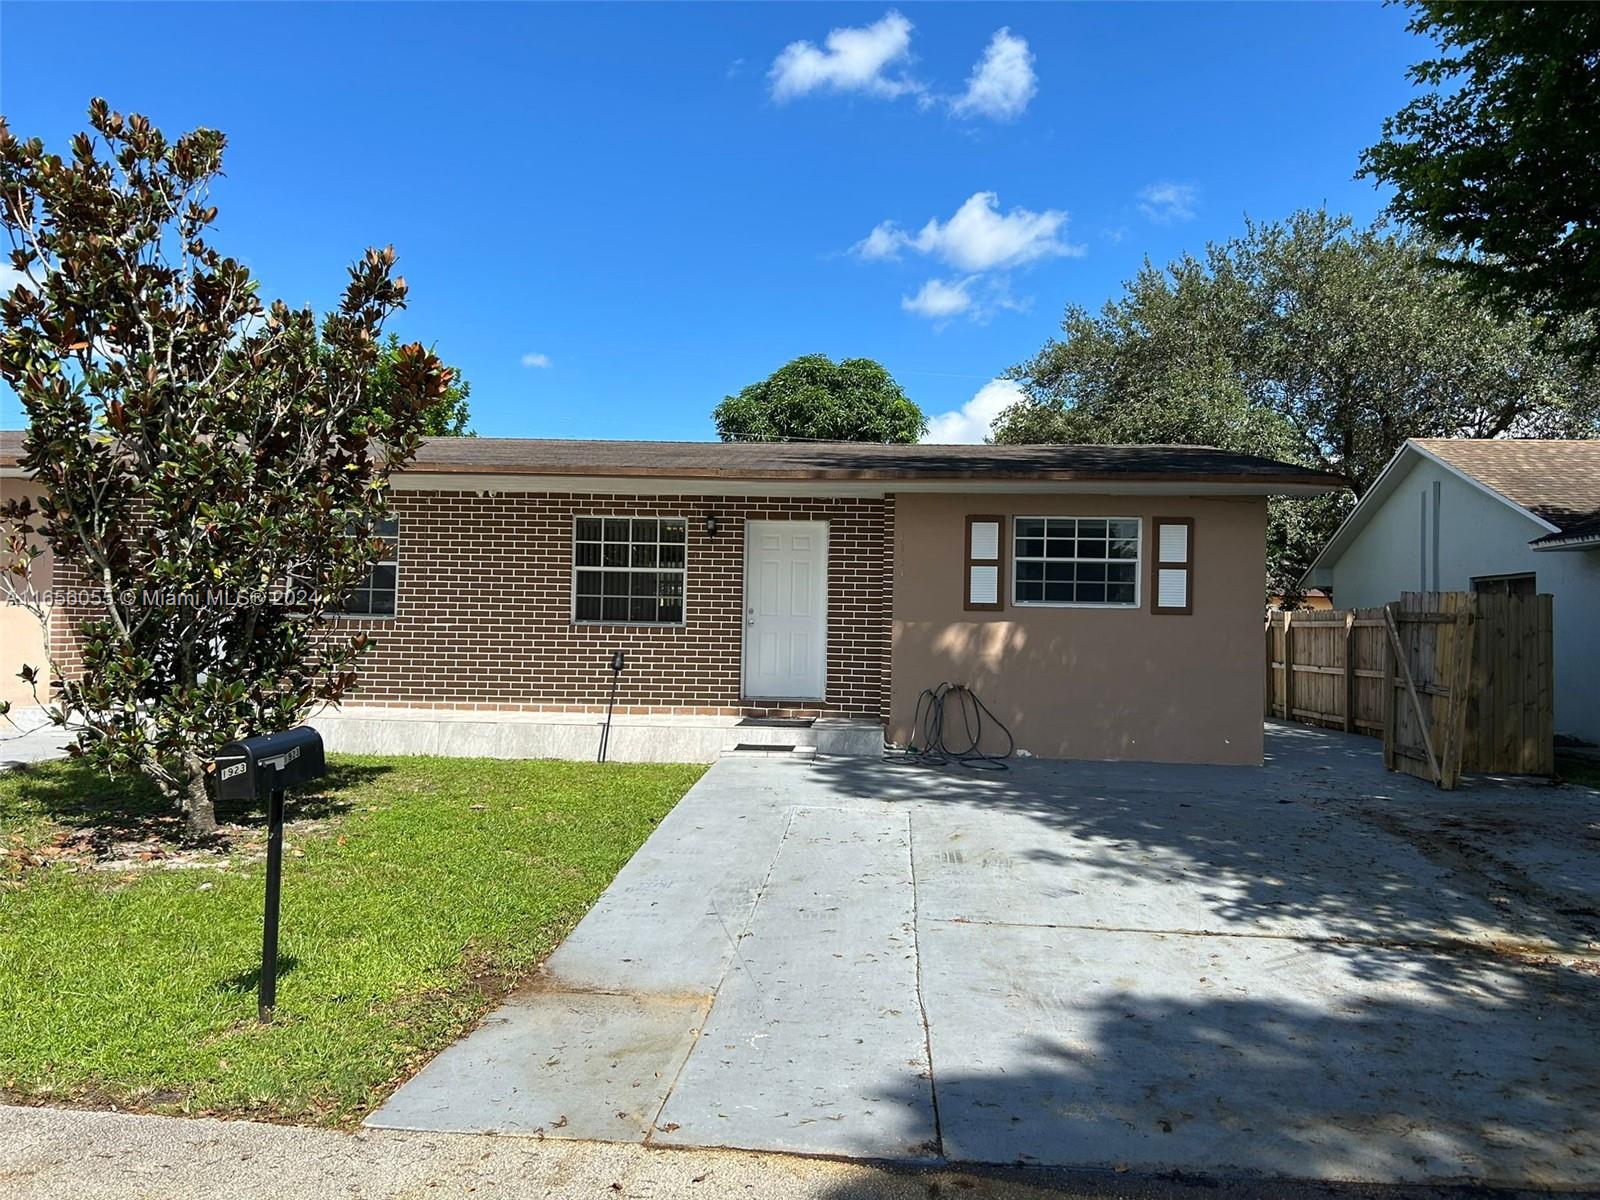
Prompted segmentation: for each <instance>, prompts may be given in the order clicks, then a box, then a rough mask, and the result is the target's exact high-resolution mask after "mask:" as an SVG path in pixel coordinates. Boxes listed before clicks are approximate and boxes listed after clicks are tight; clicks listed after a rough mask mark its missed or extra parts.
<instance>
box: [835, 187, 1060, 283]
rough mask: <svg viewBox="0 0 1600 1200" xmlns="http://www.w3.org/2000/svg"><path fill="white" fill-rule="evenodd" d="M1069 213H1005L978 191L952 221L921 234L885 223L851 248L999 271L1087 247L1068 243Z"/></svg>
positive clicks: (924, 229) (995, 198) (933, 224)
mask: <svg viewBox="0 0 1600 1200" xmlns="http://www.w3.org/2000/svg"><path fill="white" fill-rule="evenodd" d="M1066 224H1067V214H1066V213H1065V212H1063V211H1061V210H1060V209H1047V210H1046V211H1044V212H1032V211H1030V210H1028V209H1026V208H1013V209H1012V210H1011V211H1010V212H1008V213H1004V214H1002V213H1001V212H1000V209H999V197H998V196H996V195H995V193H993V192H976V193H974V194H973V195H972V196H970V197H968V199H967V201H966V202H965V203H964V204H962V206H961V207H960V208H958V209H957V210H956V212H955V215H954V216H952V217H951V218H950V219H949V220H948V221H945V222H942V223H941V222H940V221H939V220H938V219H937V218H935V219H934V220H931V221H929V222H928V223H927V224H926V225H924V226H923V227H922V229H921V230H920V231H919V232H918V233H917V234H916V235H915V236H913V235H911V234H909V233H907V232H906V231H905V230H903V229H901V228H900V227H899V226H898V225H896V224H895V223H894V222H893V221H884V222H882V223H881V224H879V225H878V226H877V228H875V229H874V230H873V231H872V232H871V233H869V234H868V235H867V236H866V237H864V238H863V239H862V240H861V241H859V242H857V243H856V244H855V245H854V246H853V247H851V249H852V250H853V251H854V252H855V253H856V254H858V255H860V256H861V257H862V258H868V259H878V258H895V257H897V256H898V255H899V253H900V251H901V250H903V249H910V250H915V251H916V252H917V253H919V254H929V255H933V256H934V257H936V258H940V259H942V260H943V261H945V262H946V263H949V264H950V265H951V266H953V267H956V268H957V269H959V270H962V271H993V270H997V269H1002V268H1006V267H1016V266H1021V265H1022V264H1023V263H1028V262H1033V261H1034V260H1035V259H1039V258H1050V257H1059V256H1062V255H1069V256H1076V255H1080V254H1082V253H1083V247H1082V246H1078V245H1073V244H1071V243H1069V242H1067V241H1064V240H1063V239H1062V236H1061V235H1062V234H1063V233H1064V232H1065V229H1066Z"/></svg>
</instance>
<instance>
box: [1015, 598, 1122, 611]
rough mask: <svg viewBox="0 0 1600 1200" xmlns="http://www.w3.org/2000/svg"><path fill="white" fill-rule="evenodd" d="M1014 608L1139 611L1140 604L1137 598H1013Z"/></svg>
mask: <svg viewBox="0 0 1600 1200" xmlns="http://www.w3.org/2000/svg"><path fill="white" fill-rule="evenodd" d="M1011 607H1012V608H1103V609H1108V610H1110V611H1112V612H1138V611H1139V608H1140V605H1139V602H1138V601H1137V600H1136V601H1134V602H1133V603H1132V604H1100V603H1096V602H1095V601H1093V600H1057V601H1050V600H1013V601H1012V602H1011Z"/></svg>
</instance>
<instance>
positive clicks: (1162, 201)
mask: <svg viewBox="0 0 1600 1200" xmlns="http://www.w3.org/2000/svg"><path fill="white" fill-rule="evenodd" d="M1199 198H1200V189H1199V188H1197V187H1194V186H1193V185H1192V184H1187V183H1173V182H1172V181H1171V180H1167V179H1164V180H1162V181H1161V182H1160V183H1152V184H1151V185H1150V186H1149V187H1147V188H1144V189H1143V190H1141V191H1140V193H1139V211H1140V212H1142V213H1143V214H1144V215H1145V216H1146V217H1148V218H1150V220H1152V221H1154V222H1155V223H1156V224H1157V225H1170V224H1172V223H1173V222H1174V221H1192V220H1194V215H1195V214H1194V205H1195V201H1196V200H1198V199H1199Z"/></svg>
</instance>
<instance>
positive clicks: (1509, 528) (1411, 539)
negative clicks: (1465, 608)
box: [1315, 459, 1600, 742]
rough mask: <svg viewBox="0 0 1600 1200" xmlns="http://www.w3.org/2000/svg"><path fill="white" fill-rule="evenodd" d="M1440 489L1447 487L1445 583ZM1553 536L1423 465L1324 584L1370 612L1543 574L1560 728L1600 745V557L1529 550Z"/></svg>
mask: <svg viewBox="0 0 1600 1200" xmlns="http://www.w3.org/2000/svg"><path fill="white" fill-rule="evenodd" d="M1435 482H1437V483H1438V484H1439V544H1438V572H1439V573H1438V580H1437V582H1435V580H1434V575H1433V551H1434V547H1433V485H1434V483H1435ZM1424 497H1426V499H1427V504H1428V510H1427V521H1426V528H1427V543H1426V545H1424V542H1423V524H1424V522H1423V517H1422V512H1423V499H1424ZM1547 532H1549V531H1548V530H1546V529H1545V528H1544V527H1543V526H1542V525H1539V524H1536V523H1535V522H1533V521H1531V520H1529V519H1528V518H1527V517H1525V516H1523V515H1522V514H1521V513H1519V512H1517V511H1516V510H1515V509H1513V508H1511V507H1510V506H1508V505H1507V504H1505V503H1504V502H1502V501H1500V500H1498V499H1496V498H1494V497H1493V496H1490V495H1486V494H1485V493H1484V492H1482V491H1480V490H1479V489H1478V488H1476V487H1474V486H1473V485H1472V484H1470V483H1467V482H1465V481H1464V480H1462V479H1461V478H1460V477H1459V476H1457V475H1455V474H1454V473H1452V472H1450V471H1447V470H1446V469H1445V468H1443V467H1441V466H1439V465H1437V464H1436V463H1433V462H1429V461H1427V460H1426V459H1422V460H1419V461H1418V462H1417V463H1416V464H1415V465H1414V466H1412V468H1411V469H1410V471H1409V472H1407V474H1406V475H1405V477H1404V478H1402V479H1401V480H1400V482H1399V484H1398V485H1397V486H1396V488H1395V490H1394V492H1393V493H1392V494H1391V495H1390V496H1389V498H1388V499H1387V500H1385V501H1384V502H1383V504H1382V505H1381V506H1380V507H1379V508H1378V511H1377V512H1375V513H1374V514H1373V515H1372V518H1371V520H1370V521H1368V522H1367V525H1366V528H1365V529H1363V530H1362V531H1361V533H1360V534H1358V535H1357V536H1356V539H1355V541H1354V542H1353V543H1352V544H1351V545H1350V547H1349V548H1348V549H1347V550H1346V551H1345V552H1344V554H1343V555H1341V556H1340V557H1339V559H1338V561H1337V562H1336V563H1334V564H1333V566H1332V568H1331V569H1326V568H1325V569H1322V570H1319V571H1318V572H1317V575H1316V578H1315V582H1317V583H1318V584H1321V585H1323V586H1329V585H1331V586H1332V588H1333V602H1334V604H1335V605H1337V606H1338V607H1339V608H1366V607H1370V606H1374V605H1379V604H1387V603H1388V602H1389V601H1391V600H1396V599H1398V598H1399V596H1400V593H1401V592H1414V591H1422V590H1425V588H1426V589H1427V590H1431V589H1434V588H1437V589H1439V590H1442V591H1470V590H1471V588H1472V579H1473V577H1474V576H1479V575H1513V574H1521V573H1523V572H1527V571H1531V572H1533V573H1534V574H1535V575H1536V576H1537V578H1536V581H1535V582H1536V586H1537V587H1538V590H1539V591H1541V592H1549V593H1550V595H1551V596H1553V597H1554V598H1555V599H1554V608H1555V636H1554V641H1555V699H1556V712H1555V724H1556V731H1557V732H1558V733H1570V734H1574V735H1576V736H1578V737H1582V738H1586V739H1587V740H1589V741H1592V742H1600V550H1566V551H1548V550H1547V551H1537V550H1530V549H1529V548H1528V543H1529V542H1530V541H1532V540H1533V539H1534V538H1536V537H1542V536H1544V534H1545V533H1547ZM1424 565H1426V569H1427V577H1426V585H1424V577H1423V567H1424Z"/></svg>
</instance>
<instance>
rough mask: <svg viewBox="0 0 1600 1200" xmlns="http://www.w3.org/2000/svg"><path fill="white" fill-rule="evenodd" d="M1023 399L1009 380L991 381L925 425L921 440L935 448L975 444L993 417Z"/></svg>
mask: <svg viewBox="0 0 1600 1200" xmlns="http://www.w3.org/2000/svg"><path fill="white" fill-rule="evenodd" d="M1022 398H1023V395H1022V389H1021V388H1020V387H1019V386H1017V384H1016V383H1014V382H1012V381H1011V380H1009V379H992V380H990V381H989V382H988V383H986V384H984V385H983V386H982V387H981V388H979V389H978V394H977V395H975V396H973V398H972V399H971V400H968V401H967V402H966V403H965V404H963V405H962V406H961V407H960V408H958V409H956V410H955V411H953V412H946V413H940V414H939V415H938V416H936V417H934V418H932V419H931V420H930V421H929V422H928V434H927V436H926V437H924V438H923V439H922V440H923V441H924V442H928V443H931V444H934V445H944V446H955V445H974V444H976V443H979V442H982V441H983V440H984V438H986V437H988V436H989V430H990V429H991V428H992V427H993V425H994V421H995V418H996V417H998V416H999V415H1000V414H1001V413H1003V412H1004V411H1005V410H1006V409H1008V408H1010V407H1011V406H1012V405H1013V404H1015V403H1016V402H1017V401H1018V400H1021V399H1022Z"/></svg>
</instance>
